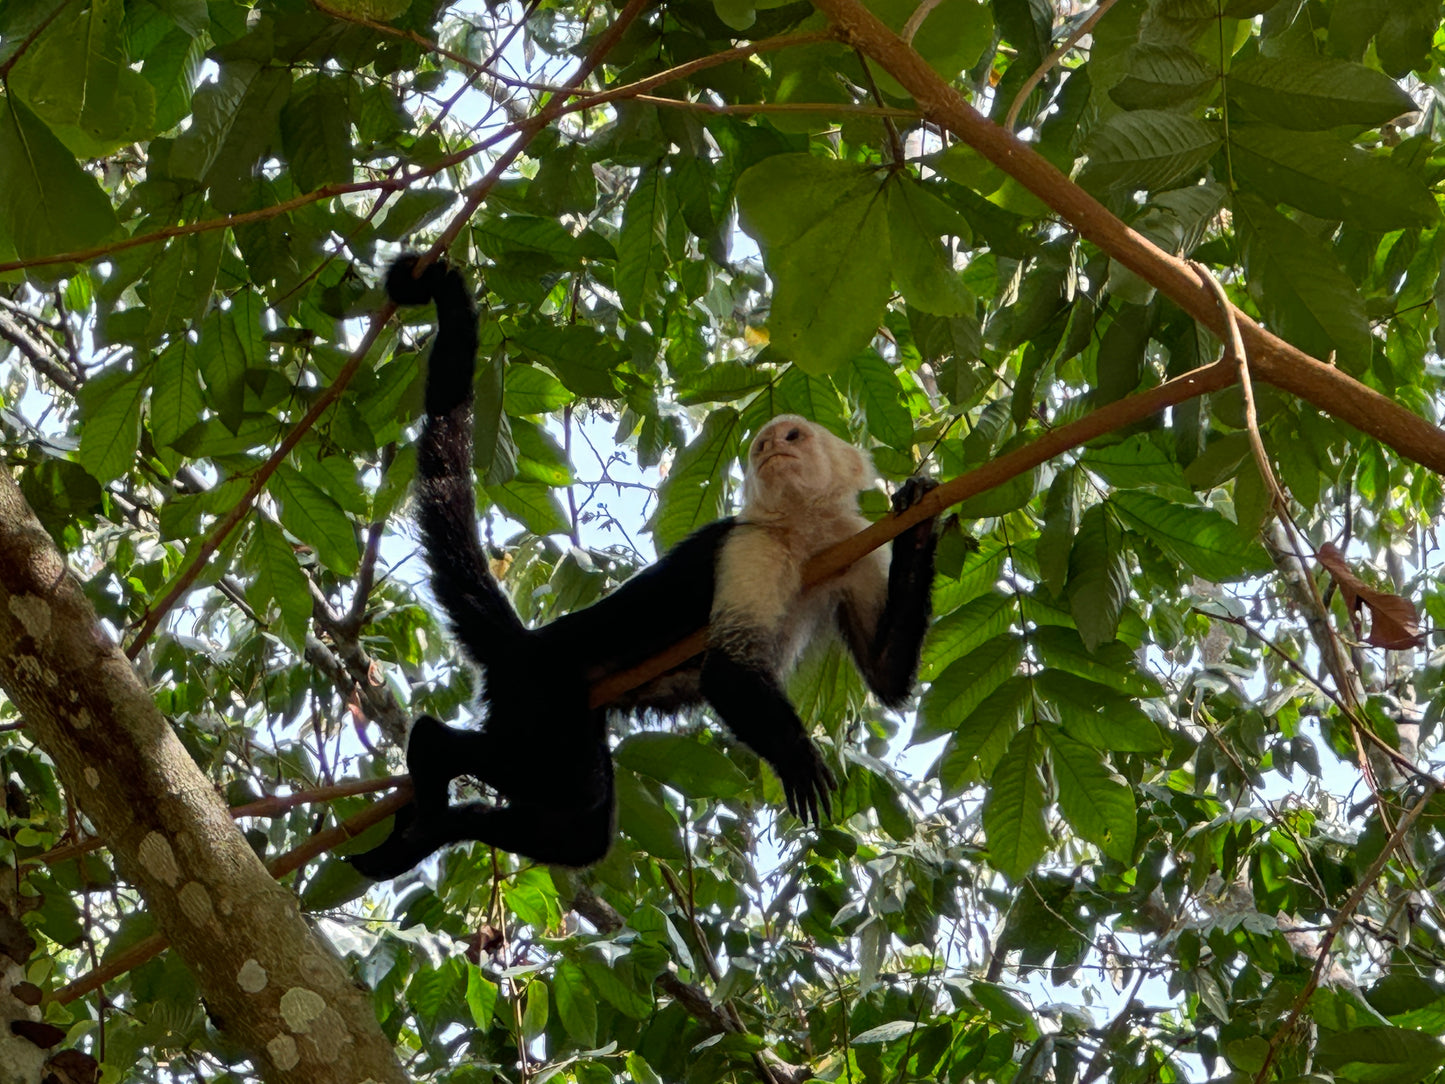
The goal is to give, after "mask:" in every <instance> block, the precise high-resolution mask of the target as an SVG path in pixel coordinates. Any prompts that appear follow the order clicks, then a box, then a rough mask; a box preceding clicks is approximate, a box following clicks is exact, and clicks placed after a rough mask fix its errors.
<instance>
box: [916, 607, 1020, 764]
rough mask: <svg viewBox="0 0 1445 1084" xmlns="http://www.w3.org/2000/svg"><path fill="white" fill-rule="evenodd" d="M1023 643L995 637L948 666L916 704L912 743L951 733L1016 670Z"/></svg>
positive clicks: (1018, 638) (1005, 637)
mask: <svg viewBox="0 0 1445 1084" xmlns="http://www.w3.org/2000/svg"><path fill="white" fill-rule="evenodd" d="M1023 657H1024V641H1023V640H1022V639H1021V638H1020V637H1017V636H1014V635H1012V634H1008V635H1004V636H997V637H995V638H994V639H992V640H990V641H989V642H988V643H986V644H984V645H983V646H982V647H978V648H975V649H974V650H973V651H970V652H969V653H968V654H967V655H965V656H963V658H961V659H957V660H955V661H954V662H953V663H951V664H950V665H949V667H948V669H946V670H945V671H944V672H943V673H941V674H940V675H938V678H937V679H936V680H935V681H934V682H933V684H932V685H930V686H929V687H928V690H927V691H926V692H925V693H924V694H923V698H922V700H921V701H920V702H919V705H918V725H917V727H916V728H915V730H914V732H913V743H914V744H915V745H916V744H918V743H919V742H925V741H928V740H930V739H931V738H937V737H939V736H941V735H943V734H948V733H950V732H952V731H953V729H954V728H955V727H957V726H958V725H959V724H960V723H961V722H963V720H965V719H967V718H968V717H969V715H970V714H971V713H972V712H973V710H974V708H976V707H978V706H979V705H980V704H981V703H983V700H984V698H985V697H987V696H988V695H989V693H991V692H993V691H994V690H995V689H997V688H998V687H999V686H1000V685H1002V684H1003V683H1004V682H1005V681H1007V680H1008V679H1009V678H1011V677H1013V675H1014V673H1015V671H1017V670H1018V667H1019V663H1021V662H1022V661H1023Z"/></svg>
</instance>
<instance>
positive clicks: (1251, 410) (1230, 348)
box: [1190, 260, 1303, 560]
mask: <svg viewBox="0 0 1445 1084" xmlns="http://www.w3.org/2000/svg"><path fill="white" fill-rule="evenodd" d="M1190 266H1191V267H1193V268H1194V270H1195V272H1196V273H1197V274H1198V275H1199V278H1200V281H1201V282H1203V283H1204V284H1205V285H1206V286H1208V287H1209V288H1210V290H1211V291H1213V293H1214V296H1215V299H1216V300H1217V301H1218V302H1219V311H1220V312H1221V313H1223V314H1224V323H1225V327H1226V329H1227V330H1228V334H1227V335H1226V336H1225V339H1224V348H1225V356H1226V357H1230V358H1233V359H1234V363H1235V365H1236V366H1237V368H1238V371H1239V390H1240V392H1241V394H1242V395H1243V396H1244V430H1245V432H1246V433H1247V434H1248V437H1249V450H1250V451H1251V452H1253V453H1254V465H1255V466H1256V467H1257V468H1258V469H1259V476H1260V478H1262V479H1263V480H1264V485H1265V488H1266V489H1268V490H1269V496H1270V503H1271V504H1273V505H1274V509H1275V512H1276V514H1278V515H1279V517H1280V518H1281V519H1284V520H1287V519H1289V498H1288V497H1286V496H1285V495H1284V490H1283V489H1282V488H1281V487H1280V484H1279V479H1277V478H1276V477H1275V476H1274V468H1273V467H1272V466H1271V465H1270V462H1269V453H1268V452H1267V451H1265V448H1264V437H1263V436H1261V435H1260V432H1259V410H1258V409H1257V408H1256V406H1255V403H1254V381H1253V380H1251V379H1250V376H1249V355H1248V353H1247V352H1246V351H1245V348H1244V337H1243V336H1242V335H1241V334H1240V331H1239V318H1238V313H1237V312H1236V310H1235V308H1234V306H1233V305H1232V304H1231V303H1230V301H1229V295H1228V294H1226V293H1225V292H1224V287H1223V286H1221V285H1220V283H1219V280H1218V279H1216V278H1215V277H1214V276H1213V275H1211V274H1210V273H1209V271H1208V270H1207V269H1206V268H1205V267H1204V265H1203V264H1200V263H1196V262H1195V261H1193V260H1191V261H1190ZM1296 556H1299V557H1300V559H1301V560H1303V555H1300V554H1297V555H1296Z"/></svg>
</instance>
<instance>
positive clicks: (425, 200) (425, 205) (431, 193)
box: [376, 187, 457, 241]
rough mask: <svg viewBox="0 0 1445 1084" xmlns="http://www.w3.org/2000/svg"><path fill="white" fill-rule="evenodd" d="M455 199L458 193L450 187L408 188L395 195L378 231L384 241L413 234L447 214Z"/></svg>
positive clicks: (397, 239)
mask: <svg viewBox="0 0 1445 1084" xmlns="http://www.w3.org/2000/svg"><path fill="white" fill-rule="evenodd" d="M456 201H457V193H456V191H455V190H453V189H450V188H421V187H416V188H408V189H407V190H406V191H405V192H403V193H402V194H401V195H399V196H397V197H396V202H394V203H393V204H392V205H391V207H390V209H389V210H388V211H387V212H386V218H385V219H384V220H383V221H382V223H381V225H379V226H378V227H377V228H376V235H377V236H378V237H380V238H381V239H382V240H385V241H400V240H401V239H402V238H404V237H410V236H411V235H412V234H414V233H418V232H420V231H421V230H422V229H423V228H424V227H425V226H426V225H427V223H429V222H431V221H433V220H435V219H437V218H440V217H441V216H442V215H444V214H446V213H447V212H448V211H449V210H451V208H452V205H453V204H454V203H456Z"/></svg>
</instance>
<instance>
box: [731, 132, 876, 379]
mask: <svg viewBox="0 0 1445 1084" xmlns="http://www.w3.org/2000/svg"><path fill="white" fill-rule="evenodd" d="M881 183H882V182H881V179H880V176H879V175H878V174H877V173H876V172H875V171H873V170H871V169H868V168H866V167H862V166H855V165H851V164H848V163H843V162H830V161H827V160H826V159H819V158H812V157H810V156H808V155H777V156H775V157H773V158H769V159H766V160H764V161H762V162H760V163H758V164H757V165H756V166H754V167H753V168H752V169H750V170H748V171H747V172H746V173H744V174H743V176H742V177H741V178H740V179H739V181H738V209H739V212H740V213H741V215H742V221H743V228H744V229H746V230H747V231H748V232H749V233H750V234H752V235H753V236H754V237H755V238H757V240H758V242H759V244H761V245H762V246H763V247H764V250H765V254H766V256H767V265H768V272H769V274H770V275H772V278H773V284H774V293H773V310H772V317H771V319H770V320H769V321H768V328H769V331H770V333H771V338H772V343H773V346H774V347H775V348H776V349H777V350H778V351H779V352H780V353H781V354H782V356H784V357H786V358H790V359H792V360H793V361H795V362H797V364H798V365H800V366H801V367H802V368H803V369H805V370H806V371H808V372H810V373H826V372H829V371H831V370H833V369H835V368H837V367H838V366H839V365H841V364H842V363H843V362H844V361H846V360H847V359H848V358H850V357H852V356H853V355H854V354H856V353H858V352H859V351H860V350H862V349H863V348H864V347H865V346H867V345H868V342H869V340H870V339H872V337H873V335H874V334H875V333H876V332H877V330H878V325H879V324H880V323H881V322H882V319H883V307H884V305H885V304H886V303H887V301H888V293H889V285H890V282H891V275H890V273H889V265H890V258H889V248H888V223H887V208H886V203H885V201H884V200H883V198H882V190H881Z"/></svg>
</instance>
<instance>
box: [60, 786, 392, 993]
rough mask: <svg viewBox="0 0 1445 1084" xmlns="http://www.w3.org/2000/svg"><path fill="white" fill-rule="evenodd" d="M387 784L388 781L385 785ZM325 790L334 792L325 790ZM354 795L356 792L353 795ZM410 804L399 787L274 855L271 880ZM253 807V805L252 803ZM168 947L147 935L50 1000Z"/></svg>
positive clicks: (91, 987)
mask: <svg viewBox="0 0 1445 1084" xmlns="http://www.w3.org/2000/svg"><path fill="white" fill-rule="evenodd" d="M370 782H374V783H382V782H383V781H382V780H371V781H370ZM385 782H387V783H389V782H390V780H387V781H385ZM340 786H341V787H343V788H349V787H351V786H353V784H349V783H348V784H340ZM324 789H325V790H333V789H336V788H331V787H327V788H324ZM353 793H358V792H353ZM409 801H411V787H410V786H402V787H400V788H398V789H397V791H396V793H394V794H388V795H387V796H386V797H385V798H383V799H381V800H380V801H379V802H373V803H372V804H371V805H369V806H367V807H366V808H365V809H363V810H362V811H361V812H360V813H358V814H356V816H354V817H350V818H348V819H347V820H345V821H343V822H342V823H341V824H338V825H336V826H335V827H333V828H328V829H326V830H325V831H322V832H317V833H316V834H315V835H314V836H312V837H311V838H310V839H308V840H307V841H306V842H305V843H303V844H301V846H299V847H294V848H292V849H291V850H289V851H287V852H286V853H285V854H282V855H278V856H277V857H276V858H273V859H272V860H271V861H270V862H268V863H266V868H267V869H268V870H270V872H271V876H273V877H275V878H276V879H278V880H279V879H280V878H282V877H284V876H286V874H288V873H291V872H293V871H294V870H297V869H299V868H300V867H302V866H304V865H305V864H306V863H307V862H309V861H310V860H311V859H313V858H315V857H316V856H317V855H319V854H322V853H324V852H325V851H329V850H330V849H331V848H332V847H335V846H337V845H338V844H341V843H344V842H345V841H346V840H348V839H351V838H353V837H355V836H358V835H360V834H361V833H362V832H364V831H366V829H368V828H370V827H371V826H372V825H373V824H379V823H380V822H382V821H384V820H385V819H386V818H387V817H389V816H391V815H392V814H393V813H395V812H396V811H397V810H398V809H400V808H401V807H402V806H404V805H406V803H407V802H409ZM253 804H257V803H253ZM169 945H170V942H169V941H168V940H167V939H166V937H165V935H164V934H159V933H155V934H151V936H149V937H147V938H145V939H144V940H142V941H138V942H137V943H136V944H134V945H132V946H131V947H130V948H128V949H127V950H126V951H124V952H122V953H120V954H118V955H117V956H115V957H114V958H113V959H110V960H107V961H106V962H105V963H103V964H102V965H101V966H100V967H97V968H95V969H94V970H92V971H90V972H88V973H87V974H85V975H82V976H81V977H80V978H78V979H76V980H75V981H74V982H72V983H69V984H67V985H65V986H62V987H61V988H60V989H59V990H57V991H55V994H54V996H53V997H52V998H51V999H50V1000H52V1001H54V1002H55V1003H56V1004H58V1005H68V1004H70V1002H72V1001H74V1000H76V999H77V998H82V997H84V996H85V995H86V994H89V993H92V992H94V991H96V990H99V989H100V988H101V987H102V986H104V985H105V984H106V983H107V982H109V981H110V980H111V979H113V978H116V977H117V976H119V975H124V974H125V973H126V972H127V971H130V970H131V969H132V968H136V967H139V966H140V965H141V964H143V963H145V962H146V961H147V960H150V959H152V958H154V957H156V956H159V955H160V954H161V953H162V952H164V951H165V950H166V948H167V947H168V946H169Z"/></svg>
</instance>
